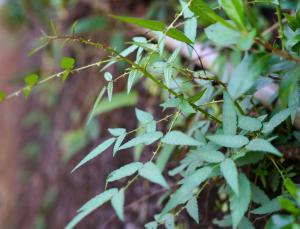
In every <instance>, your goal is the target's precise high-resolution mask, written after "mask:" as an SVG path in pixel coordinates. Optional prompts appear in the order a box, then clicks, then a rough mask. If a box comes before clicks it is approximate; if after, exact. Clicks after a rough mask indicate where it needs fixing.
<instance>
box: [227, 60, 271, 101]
mask: <svg viewBox="0 0 300 229" xmlns="http://www.w3.org/2000/svg"><path fill="white" fill-rule="evenodd" d="M269 58H270V56H269V55H264V56H261V57H260V56H253V55H246V56H245V57H244V58H243V60H242V61H241V63H240V64H239V65H238V66H237V67H236V68H235V69H234V71H233V73H232V77H231V78H230V80H229V83H228V92H229V94H230V96H231V98H232V99H234V100H235V99H237V98H239V97H240V96H242V95H243V94H244V93H246V92H247V91H248V90H249V89H250V88H251V87H253V85H254V84H255V83H256V81H257V79H258V77H259V76H260V74H261V72H262V71H263V69H264V68H265V67H266V65H267V63H268V61H269Z"/></svg>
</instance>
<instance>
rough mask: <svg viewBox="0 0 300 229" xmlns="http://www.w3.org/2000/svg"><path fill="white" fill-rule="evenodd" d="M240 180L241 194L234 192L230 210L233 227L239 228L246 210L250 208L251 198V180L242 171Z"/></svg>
mask: <svg viewBox="0 0 300 229" xmlns="http://www.w3.org/2000/svg"><path fill="white" fill-rule="evenodd" d="M238 181H239V190H240V193H241V195H239V196H237V195H235V194H234V193H232V195H231V197H230V211H231V217H232V227H233V228H237V226H238V225H239V223H240V222H241V220H242V219H243V217H244V214H245V212H246V211H247V210H248V206H249V203H250V198H251V188H250V182H249V180H248V179H247V177H246V176H245V175H244V174H242V173H241V174H239V177H238Z"/></svg>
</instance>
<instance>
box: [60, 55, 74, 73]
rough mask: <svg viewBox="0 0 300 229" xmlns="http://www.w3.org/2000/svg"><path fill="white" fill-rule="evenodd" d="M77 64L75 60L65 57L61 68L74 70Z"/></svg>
mask: <svg viewBox="0 0 300 229" xmlns="http://www.w3.org/2000/svg"><path fill="white" fill-rule="evenodd" d="M74 64H75V59H74V58H72V57H63V58H62V59H61V61H60V67H61V68H62V69H68V70H70V69H72V68H73V67H74Z"/></svg>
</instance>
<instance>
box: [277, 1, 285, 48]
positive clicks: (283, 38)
mask: <svg viewBox="0 0 300 229" xmlns="http://www.w3.org/2000/svg"><path fill="white" fill-rule="evenodd" d="M276 14H277V20H278V24H279V30H278V34H279V37H280V39H281V49H282V50H284V49H285V35H284V31H283V23H282V17H281V5H280V0H278V4H277V5H276Z"/></svg>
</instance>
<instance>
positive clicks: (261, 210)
mask: <svg viewBox="0 0 300 229" xmlns="http://www.w3.org/2000/svg"><path fill="white" fill-rule="evenodd" d="M280 209H281V207H280V204H279V202H278V197H277V198H274V199H272V200H270V201H269V202H267V203H265V204H263V205H262V206H260V207H258V208H256V209H254V210H252V211H251V213H252V214H255V215H264V214H271V213H273V212H277V211H280Z"/></svg>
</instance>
